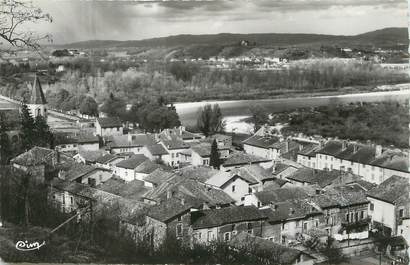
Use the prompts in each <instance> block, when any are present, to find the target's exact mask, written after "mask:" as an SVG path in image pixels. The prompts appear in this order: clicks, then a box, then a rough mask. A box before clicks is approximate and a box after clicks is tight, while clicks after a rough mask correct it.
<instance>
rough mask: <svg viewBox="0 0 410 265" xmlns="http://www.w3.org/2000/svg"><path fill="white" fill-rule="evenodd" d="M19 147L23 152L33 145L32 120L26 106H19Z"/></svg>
mask: <svg viewBox="0 0 410 265" xmlns="http://www.w3.org/2000/svg"><path fill="white" fill-rule="evenodd" d="M20 120H21V135H20V138H21V146H22V147H23V149H24V150H29V149H30V148H32V147H33V146H34V145H35V138H36V135H35V131H34V119H33V117H32V116H31V114H30V110H29V109H28V107H27V105H26V104H23V105H22V106H21V114H20Z"/></svg>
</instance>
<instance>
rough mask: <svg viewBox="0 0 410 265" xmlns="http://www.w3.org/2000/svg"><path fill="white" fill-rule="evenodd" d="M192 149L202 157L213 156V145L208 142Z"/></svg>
mask: <svg viewBox="0 0 410 265" xmlns="http://www.w3.org/2000/svg"><path fill="white" fill-rule="evenodd" d="M191 149H192V151H193V152H195V153H197V154H198V155H199V156H200V157H210V156H211V145H210V144H208V143H201V144H197V145H194V146H192V147H191Z"/></svg>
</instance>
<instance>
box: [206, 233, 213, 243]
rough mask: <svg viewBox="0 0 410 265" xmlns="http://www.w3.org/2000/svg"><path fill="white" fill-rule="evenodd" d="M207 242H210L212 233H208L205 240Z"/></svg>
mask: <svg viewBox="0 0 410 265" xmlns="http://www.w3.org/2000/svg"><path fill="white" fill-rule="evenodd" d="M206 239H207V240H208V241H211V240H212V231H208V234H207V238H206Z"/></svg>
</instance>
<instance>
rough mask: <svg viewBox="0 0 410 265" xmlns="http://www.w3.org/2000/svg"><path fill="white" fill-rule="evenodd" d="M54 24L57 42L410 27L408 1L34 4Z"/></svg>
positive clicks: (80, 0) (39, 0)
mask: <svg viewBox="0 0 410 265" xmlns="http://www.w3.org/2000/svg"><path fill="white" fill-rule="evenodd" d="M34 4H35V5H37V6H39V7H41V8H42V9H43V10H44V11H45V12H48V13H49V14H50V15H51V16H52V17H53V19H54V21H53V23H51V24H48V25H37V26H36V27H39V28H40V29H41V30H42V31H46V32H49V33H51V34H53V36H54V42H56V43H69V42H74V41H81V40H90V39H111V40H135V39H145V38H152V37H162V36H168V35H177V34H214V33H221V32H231V33H266V32H278V33H283V32H285V33H288V32H289V33H323V34H343V35H354V34H359V33H363V32H367V31H371V30H375V29H381V28H385V27H406V24H407V1H406V0H203V1H199V0H167V1H151V0H140V1H129V0H111V1H109V0H88V1H87V0H34Z"/></svg>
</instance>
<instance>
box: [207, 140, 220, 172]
mask: <svg viewBox="0 0 410 265" xmlns="http://www.w3.org/2000/svg"><path fill="white" fill-rule="evenodd" d="M209 165H210V166H211V167H213V168H216V169H219V168H220V167H221V157H220V154H219V152H218V144H217V143H216V140H215V139H214V141H213V142H212V146H211V157H210V159H209Z"/></svg>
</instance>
